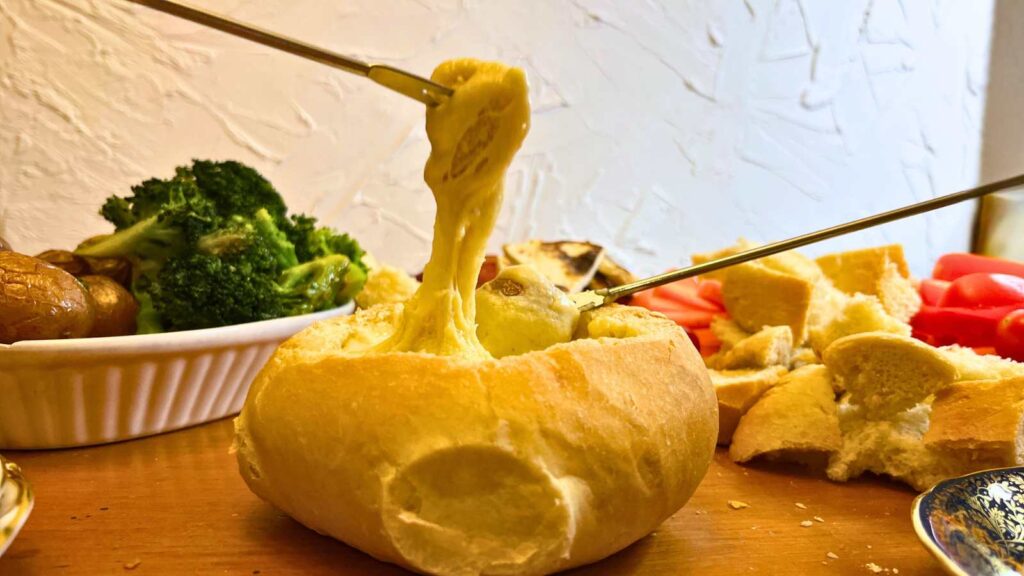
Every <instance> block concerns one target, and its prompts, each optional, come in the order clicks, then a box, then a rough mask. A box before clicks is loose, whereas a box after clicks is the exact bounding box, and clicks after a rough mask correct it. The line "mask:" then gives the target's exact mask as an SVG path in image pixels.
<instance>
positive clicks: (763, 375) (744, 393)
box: [708, 366, 786, 446]
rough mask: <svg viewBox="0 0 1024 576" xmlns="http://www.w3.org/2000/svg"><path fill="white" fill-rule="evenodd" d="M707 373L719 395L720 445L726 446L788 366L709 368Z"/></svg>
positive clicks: (716, 393) (783, 374)
mask: <svg viewBox="0 0 1024 576" xmlns="http://www.w3.org/2000/svg"><path fill="white" fill-rule="evenodd" d="M708 374H709V375H710V376H711V384H712V386H714V387H715V395H716V396H717V397H718V444H719V445H722V446H726V445H728V444H729V442H730V441H731V440H732V434H733V432H734V431H735V430H736V426H737V425H738V424H739V423H740V418H741V417H742V416H743V415H744V414H746V413H747V410H750V407H751V406H753V405H754V403H756V402H757V401H758V399H759V398H761V395H762V394H764V393H765V392H766V391H767V390H768V389H769V388H771V387H773V386H775V385H776V384H778V383H779V380H780V379H781V378H782V377H783V376H785V374H786V369H785V368H783V367H782V366H771V367H769V368H762V369H760V370H708Z"/></svg>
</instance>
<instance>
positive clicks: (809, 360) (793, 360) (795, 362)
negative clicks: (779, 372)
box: [789, 346, 835, 382]
mask: <svg viewBox="0 0 1024 576" xmlns="http://www.w3.org/2000/svg"><path fill="white" fill-rule="evenodd" d="M812 364H821V358H820V357H819V356H818V355H817V354H816V353H815V352H814V350H812V349H811V348H808V347H806V346H801V347H800V348H796V349H794V350H793V355H792V356H791V357H790V359H789V369H790V370H796V369H797V368H802V367H804V366H810V365H812ZM832 381H833V382H835V378H833V379H832Z"/></svg>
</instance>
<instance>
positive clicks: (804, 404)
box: [729, 364, 842, 465]
mask: <svg viewBox="0 0 1024 576" xmlns="http://www.w3.org/2000/svg"><path fill="white" fill-rule="evenodd" d="M831 379H832V376H831V374H830V373H829V370H828V369H827V368H826V367H825V366H822V365H820V364H819V365H814V366H805V367H803V368H800V369H798V370H794V371H793V372H790V373H788V374H787V375H786V376H785V377H783V378H782V380H781V381H780V382H779V383H778V384H776V385H775V386H774V387H773V388H771V389H770V390H768V391H767V392H765V393H764V395H763V396H761V399H760V400H758V401H757V403H756V404H754V406H753V407H751V408H750V410H748V411H747V413H746V414H745V415H744V416H743V417H742V418H741V419H740V422H739V425H738V426H737V427H736V431H735V432H734V433H733V436H732V444H731V445H730V446H729V456H730V457H731V458H732V459H733V460H734V461H736V462H746V461H748V460H751V459H753V458H756V457H759V456H767V457H769V458H772V459H778V460H788V461H796V462H802V463H807V464H812V465H813V464H817V463H818V462H823V461H824V460H825V459H827V457H828V455H829V454H831V453H832V452H834V451H836V450H838V449H839V448H840V447H841V446H842V438H841V437H840V433H839V420H838V416H837V414H836V401H835V395H834V394H833V392H832V382H831Z"/></svg>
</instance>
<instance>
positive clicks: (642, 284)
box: [570, 174, 1024, 312]
mask: <svg viewBox="0 0 1024 576" xmlns="http://www.w3.org/2000/svg"><path fill="white" fill-rule="evenodd" d="M1021 185H1024V174H1021V175H1019V176H1014V177H1012V178H1007V179H1005V180H999V181H997V182H992V183H989V184H984V185H982V186H978V187H976V188H971V189H969V190H963V191H961V192H955V193H953V194H947V195H946V196H939V197H938V198H932V199H931V200H925V201H924V202H918V203H917V204H911V205H909V206H904V207H902V208H897V209H895V210H890V211H888V212H882V213H881V214H875V215H874V216H868V217H866V218H861V219H859V220H854V221H852V222H847V223H845V224H839V225H837V226H832V227H831V228H825V229H824V230H818V231H817V232H810V233H808V234H804V235H802V236H796V237H794V238H790V239H788V240H780V241H778V242H773V243H771V244H765V245H764V246H758V247H757V248H752V249H750V250H745V251H743V252H739V253H738V254H733V255H731V256H726V257H724V258H719V259H717V260H712V261H710V262H704V263H703V264H697V265H695V266H690V267H688V268H681V269H679V270H674V271H672V272H665V273H664V274H658V275H657V276H651V277H650V278H644V279H642V280H637V281H636V282H630V283H629V284H623V285H622V286H615V287H612V288H602V289H600V290H587V291H586V292H580V293H577V294H571V295H570V298H572V300H573V303H574V304H576V307H577V308H578V309H579V310H580V311H581V312H585V311H587V310H592V309H594V308H597V307H599V306H604V305H605V304H610V303H612V302H615V301H616V300H618V299H619V298H622V297H624V296H629V295H631V294H635V293H637V292H642V291H644V290H648V289H650V288H654V287H656V286H661V285H662V284H669V283H671V282H675V281H676V280H682V279H683V278H691V277H693V276H699V275H700V274H706V273H708V272H713V271H715V270H721V269H722V268H728V267H729V266H735V265H736V264H742V263H743V262H750V261H751V260H757V259H758V258H764V257H765V256H771V255H772V254H778V253H779V252H785V251H787V250H793V249H794V248H799V247H801V246H807V245H808V244H814V243H815V242H821V241H822V240H827V239H829V238H835V237H836V236H842V235H843V234H849V233H851V232H857V231H859V230H864V229H865V228H871V227H873V226H878V225H879V224H885V223H887V222H892V221H894V220H900V219H902V218H907V217H910V216H915V215H917V214H923V213H925V212H931V211H932V210H937V209H939V208H945V207H946V206H951V205H953V204H958V203H960V202H964V201H967V200H972V199H975V198H980V197H982V196H985V195H987V194H992V193H993V192H999V191H1001V190H1006V189H1007V188H1013V187H1015V186H1021Z"/></svg>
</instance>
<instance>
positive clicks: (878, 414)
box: [822, 332, 957, 419]
mask: <svg viewBox="0 0 1024 576" xmlns="http://www.w3.org/2000/svg"><path fill="white" fill-rule="evenodd" d="M822 360H823V361H824V363H825V365H826V366H828V367H829V369H830V370H832V372H833V373H834V374H835V376H836V378H838V379H839V380H840V381H841V383H842V385H843V387H844V388H845V389H846V390H847V391H848V392H849V394H850V402H851V403H852V404H858V405H862V406H864V408H865V410H866V412H865V414H866V416H867V417H868V418H876V419H886V418H889V417H891V416H893V415H895V414H898V413H899V412H902V411H904V410H908V409H910V408H912V407H914V406H915V405H917V404H918V403H920V402H924V401H925V399H927V398H928V396H930V395H932V394H934V393H935V392H937V391H939V390H940V389H942V388H943V387H945V386H947V385H949V384H950V383H952V382H953V381H955V380H956V379H957V369H956V366H954V365H953V363H952V362H950V361H949V360H947V359H946V357H945V356H943V354H942V353H941V352H939V351H938V350H937V349H936V348H933V347H931V346H929V345H927V344H925V343H923V342H920V341H918V340H915V339H913V338H910V337H907V336H901V335H898V334H888V333H885V332H864V333H861V334H854V335H852V336H846V337H844V338H840V339H839V340H836V341H835V342H833V343H832V345H831V346H829V347H828V348H827V349H826V350H825V352H824V354H822Z"/></svg>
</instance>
